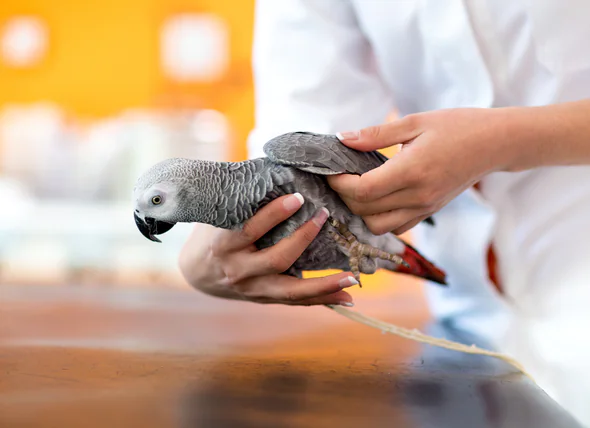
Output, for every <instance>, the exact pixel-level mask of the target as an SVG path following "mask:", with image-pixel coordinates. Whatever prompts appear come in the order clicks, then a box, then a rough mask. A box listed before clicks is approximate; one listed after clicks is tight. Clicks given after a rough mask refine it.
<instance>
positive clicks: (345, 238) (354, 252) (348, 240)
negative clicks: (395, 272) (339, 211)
mask: <svg viewBox="0 0 590 428" xmlns="http://www.w3.org/2000/svg"><path fill="white" fill-rule="evenodd" d="M328 222H329V224H330V225H331V226H332V227H333V228H334V229H336V231H330V232H329V234H330V236H332V238H333V239H334V240H335V241H336V242H337V243H338V244H339V245H341V246H343V247H344V248H346V250H348V253H349V258H348V264H349V265H350V271H351V272H352V274H353V275H354V278H355V279H356V280H357V281H358V282H359V286H361V287H362V285H361V283H360V282H361V281H360V261H361V258H362V257H367V258H369V259H381V260H388V261H390V262H393V263H395V264H398V265H403V266H406V267H410V265H409V264H408V263H407V262H406V261H405V260H404V259H402V258H401V257H400V256H398V255H397V254H391V253H388V252H386V251H383V250H380V249H379V248H375V247H373V246H372V245H368V244H362V243H360V242H359V241H358V240H357V238H356V236H354V234H353V233H352V232H351V231H350V230H348V227H346V225H345V224H342V223H340V222H339V221H338V220H336V219H334V218H332V217H330V218H329V219H328Z"/></svg>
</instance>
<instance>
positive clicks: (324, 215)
mask: <svg viewBox="0 0 590 428" xmlns="http://www.w3.org/2000/svg"><path fill="white" fill-rule="evenodd" d="M329 215H330V211H328V210H327V209H326V208H322V209H321V210H319V211H318V212H317V213H315V215H314V216H313V218H312V221H313V222H314V223H315V225H316V226H317V227H322V226H323V225H324V223H325V222H326V220H327V219H328V217H329Z"/></svg>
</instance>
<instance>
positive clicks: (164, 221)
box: [133, 182, 178, 242]
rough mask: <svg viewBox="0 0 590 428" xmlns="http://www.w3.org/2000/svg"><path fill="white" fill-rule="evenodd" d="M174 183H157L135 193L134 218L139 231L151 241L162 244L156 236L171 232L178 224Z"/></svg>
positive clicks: (137, 188) (135, 190) (138, 188)
mask: <svg viewBox="0 0 590 428" xmlns="http://www.w3.org/2000/svg"><path fill="white" fill-rule="evenodd" d="M177 194H178V192H177V190H176V185H175V184H174V183H172V182H161V183H155V184H153V185H151V186H149V187H148V188H146V189H143V188H141V187H136V188H135V189H134V191H133V199H134V201H135V210H134V213H133V216H134V218H135V224H136V225H137V227H138V229H139V231H140V232H141V233H142V234H143V236H145V237H146V238H148V239H149V240H151V241H155V242H160V240H159V239H158V238H156V237H155V236H154V235H158V234H162V233H165V232H167V231H169V230H170V229H171V228H172V226H174V225H175V224H176V222H177V220H176V213H177V212H178V203H177V202H178V198H177Z"/></svg>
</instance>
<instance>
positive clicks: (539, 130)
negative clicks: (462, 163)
mask: <svg viewBox="0 0 590 428" xmlns="http://www.w3.org/2000/svg"><path fill="white" fill-rule="evenodd" d="M497 113H498V115H497V120H498V121H499V126H498V127H497V131H498V132H499V133H500V134H499V136H498V138H499V139H501V140H503V142H502V143H499V144H501V145H503V150H505V152H506V157H504V158H503V165H501V167H500V168H499V170H504V171H522V170H526V169H531V168H537V167H543V166H559V165H590V100H583V101H575V102H569V103H562V104H554V105H549V106H542V107H510V108H502V109H497Z"/></svg>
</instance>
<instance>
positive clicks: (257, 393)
mask: <svg viewBox="0 0 590 428" xmlns="http://www.w3.org/2000/svg"><path fill="white" fill-rule="evenodd" d="M414 290H415V289H414V288H413V285H409V286H407V287H405V288H404V286H401V287H398V288H397V289H396V291H392V293H391V294H386V295H375V294H370V293H369V294H368V295H366V296H367V297H363V293H362V290H356V291H355V292H354V296H355V300H356V302H357V307H356V308H355V310H359V311H362V312H365V313H367V314H370V315H372V316H377V317H380V318H381V319H384V320H388V321H393V322H396V323H397V324H400V325H403V326H405V327H412V328H413V327H418V328H421V329H424V330H427V331H429V332H430V333H432V334H434V335H437V336H442V335H444V336H445V337H448V338H454V339H458V340H463V341H466V342H472V341H473V340H474V338H469V337H466V336H463V335H461V334H459V333H458V332H453V331H452V330H449V329H448V328H443V327H442V326H440V325H434V324H429V321H428V314H427V311H426V308H425V306H424V304H423V301H422V299H421V298H420V295H419V293H416V292H415V291H414ZM69 426H72V427H115V426H116V427H119V426H121V427H135V426H141V427H300V426H301V427H349V426H350V427H359V426H369V427H381V426H383V427H470V428H471V427H506V428H508V427H519V428H524V427H535V428H544V427H552V428H555V427H577V426H578V425H576V423H575V422H574V421H573V420H572V419H571V418H570V416H569V415H567V414H566V413H565V411H563V410H562V409H561V408H560V407H559V406H558V405H557V404H556V403H555V402H553V401H552V400H551V399H550V398H549V397H548V396H547V395H546V394H545V393H544V392H543V391H541V390H540V389H539V388H538V387H537V386H536V385H535V384H534V383H532V382H531V381H529V380H528V379H526V378H524V377H523V376H522V375H521V374H519V373H516V372H515V371H514V370H513V369H512V368H511V367H508V366H506V365H504V364H503V363H501V362H498V361H495V360H492V359H490V358H487V357H478V356H467V355H464V354H459V353H456V352H451V351H445V350H439V349H438V348H433V347H429V346H427V347H422V346H420V345H418V344H416V343H413V342H411V341H408V340H405V339H401V338H398V337H395V336H392V335H383V334H381V333H380V332H378V331H374V330H372V329H369V328H368V327H364V326H361V325H356V324H354V323H352V322H351V321H349V320H347V319H345V318H343V317H340V316H339V315H338V314H335V313H333V312H331V311H330V310H328V309H326V308H323V307H320V308H289V307H283V306H260V305H255V304H249V303H243V302H226V301H222V300H218V299H212V298H208V297H206V296H203V295H201V294H199V293H197V292H194V291H189V290H186V291H183V290H139V289H120V288H110V287H108V286H104V287H88V286H85V287H45V288H43V287H32V286H21V287H7V286H4V287H0V427H69Z"/></svg>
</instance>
